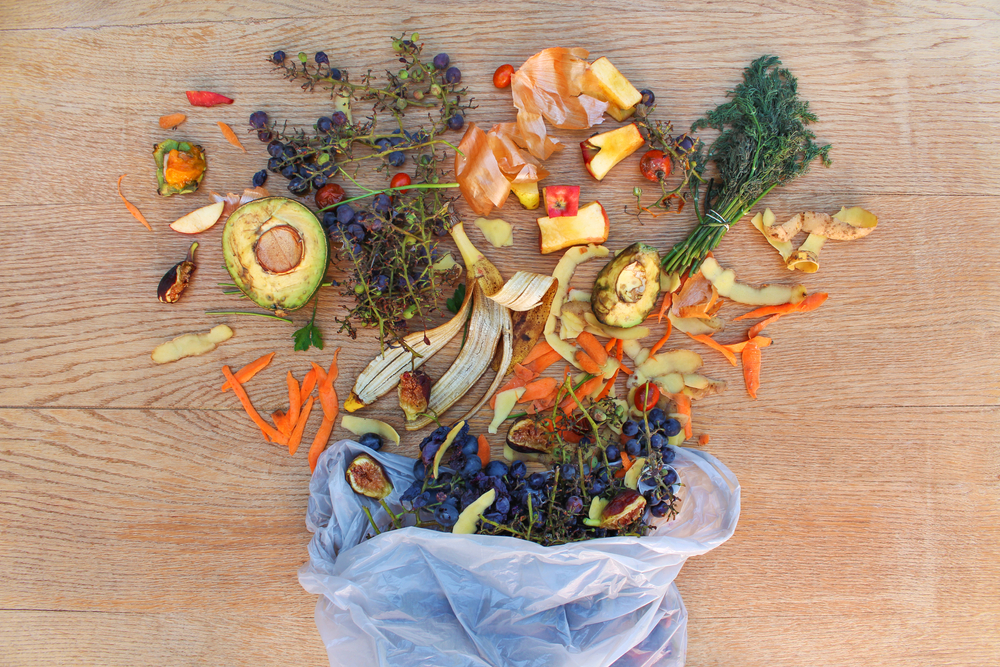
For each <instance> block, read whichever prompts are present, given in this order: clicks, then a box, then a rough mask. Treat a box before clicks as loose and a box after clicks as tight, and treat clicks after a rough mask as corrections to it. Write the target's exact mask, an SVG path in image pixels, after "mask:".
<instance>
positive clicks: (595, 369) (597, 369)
mask: <svg viewBox="0 0 1000 667" xmlns="http://www.w3.org/2000/svg"><path fill="white" fill-rule="evenodd" d="M581 335H582V334H581ZM603 349H604V348H601V350H602V351H603ZM605 356H606V355H605ZM576 361H577V363H578V364H580V368H582V369H583V371H584V372H586V373H590V374H591V375H601V374H602V373H603V371H602V370H601V364H599V363H597V360H596V359H594V358H593V357H591V356H590V355H589V354H587V353H586V352H584V351H583V350H578V351H577V353H576Z"/></svg>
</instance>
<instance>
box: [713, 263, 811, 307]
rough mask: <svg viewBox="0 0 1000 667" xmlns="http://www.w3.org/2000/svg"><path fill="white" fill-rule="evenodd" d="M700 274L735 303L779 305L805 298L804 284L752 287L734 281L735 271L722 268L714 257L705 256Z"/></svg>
mask: <svg viewBox="0 0 1000 667" xmlns="http://www.w3.org/2000/svg"><path fill="white" fill-rule="evenodd" d="M701 274H702V275H703V276H705V278H707V279H708V280H709V282H711V283H712V285H713V286H714V287H715V288H716V289H717V290H719V294H720V295H721V296H724V297H726V298H728V299H732V300H733V301H735V302H736V303H742V304H746V305H748V306H780V305H781V304H783V303H798V302H800V301H802V299H804V298H806V288H805V286H804V285H794V286H792V285H765V286H764V287H753V286H751V285H747V284H746V283H740V282H737V281H736V272H735V271H733V270H732V269H723V268H722V266H720V265H719V263H718V262H717V261H716V260H715V258H714V257H706V258H705V261H704V262H702V264H701Z"/></svg>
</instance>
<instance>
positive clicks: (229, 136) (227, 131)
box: [219, 120, 247, 153]
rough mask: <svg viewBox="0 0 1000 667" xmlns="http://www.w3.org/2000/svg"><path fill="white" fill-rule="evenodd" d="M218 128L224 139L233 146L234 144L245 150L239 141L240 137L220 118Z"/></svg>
mask: <svg viewBox="0 0 1000 667" xmlns="http://www.w3.org/2000/svg"><path fill="white" fill-rule="evenodd" d="M219 129H220V130H222V136H224V137H225V138H226V141H228V142H229V143H231V144H232V145H233V146H236V147H237V148H239V149H240V150H241V151H243V152H244V153H246V152H247V149H245V148H243V144H241V143H240V138H239V137H237V136H236V133H235V132H233V128H231V127H229V126H228V125H226V124H225V123H223V122H222V121H221V120H220V121H219Z"/></svg>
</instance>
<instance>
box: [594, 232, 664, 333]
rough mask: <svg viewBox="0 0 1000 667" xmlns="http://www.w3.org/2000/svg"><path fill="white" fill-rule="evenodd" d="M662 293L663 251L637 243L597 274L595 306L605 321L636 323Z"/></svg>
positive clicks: (651, 307)
mask: <svg viewBox="0 0 1000 667" xmlns="http://www.w3.org/2000/svg"><path fill="white" fill-rule="evenodd" d="M659 294H660V253H658V252H657V251H656V248H653V247H652V246H648V245H646V244H645V243H642V242H638V243H633V244H632V245H630V246H629V247H627V248H625V249H624V250H622V251H621V252H620V253H618V254H617V255H616V256H615V258H614V259H612V260H611V261H610V262H608V263H607V265H606V266H605V267H604V268H603V269H601V272H600V273H598V274H597V280H595V281H594V293H593V297H592V299H591V308H592V309H593V311H594V315H595V316H597V319H598V320H600V321H601V323H603V324H606V325H608V326H612V327H622V328H628V327H634V326H637V325H639V324H641V323H642V321H643V320H645V319H646V317H647V316H648V315H649V313H650V312H652V310H653V307H654V306H655V305H656V297H657V296H659Z"/></svg>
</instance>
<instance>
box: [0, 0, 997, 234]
mask: <svg viewBox="0 0 1000 667" xmlns="http://www.w3.org/2000/svg"><path fill="white" fill-rule="evenodd" d="M396 28H397V25H396V24H392V25H387V24H383V23H381V22H379V21H375V22H374V23H366V24H365V25H364V26H363V27H357V28H356V29H354V30H351V29H349V28H347V29H345V30H344V31H343V34H342V35H341V37H340V38H339V39H338V40H337V43H336V44H331V42H330V37H329V21H328V20H327V19H313V20H308V21H298V20H272V21H264V22H262V23H258V24H254V25H253V26H246V25H243V24H240V25H238V26H235V27H234V26H232V25H229V24H217V23H207V24H199V25H197V26H175V25H164V26H158V27H157V28H156V29H152V28H147V27H135V28H127V27H122V28H118V27H110V28H105V29H102V30H98V31H54V32H42V33H39V34H38V35H36V36H35V37H34V38H33V39H31V40H27V41H15V40H13V39H11V38H9V37H8V38H6V39H4V40H3V41H2V42H0V57H2V58H3V59H4V61H5V62H11V63H18V66H16V67H11V68H10V75H9V81H8V83H7V85H6V86H4V87H3V90H2V91H0V119H2V120H3V122H4V124H5V127H6V128H7V131H8V132H9V133H10V135H11V136H32V137H33V152H34V153H35V154H40V155H58V154H63V153H65V152H66V151H67V150H72V151H73V152H75V153H77V154H79V155H81V156H87V157H88V159H87V160H85V161H73V163H72V164H73V166H72V167H70V166H69V165H67V167H66V168H63V169H56V170H52V171H51V172H48V173H46V174H45V180H46V184H47V188H46V192H45V197H44V201H45V202H46V203H66V204H74V205H75V204H79V203H80V202H85V201H90V200H92V199H93V197H94V192H95V191H98V192H101V193H102V198H103V200H104V201H114V195H113V190H112V189H111V184H113V183H114V181H115V180H116V179H117V177H118V176H119V175H120V174H121V173H128V174H129V176H130V177H129V179H128V180H127V183H126V191H127V192H129V193H130V194H131V196H133V197H135V198H137V199H138V201H137V202H136V203H137V204H139V205H140V207H141V208H143V209H144V210H146V212H147V214H149V215H150V217H151V219H153V220H161V221H170V220H173V219H176V218H177V217H179V216H180V215H181V214H182V213H184V212H186V210H185V207H187V210H190V208H191V206H190V200H191V199H194V198H183V197H172V198H167V199H166V200H165V201H158V202H157V203H156V204H151V202H152V201H154V200H158V199H161V198H158V197H156V196H155V195H154V194H153V189H152V186H151V184H152V183H153V182H154V177H153V161H152V159H151V157H150V156H149V154H148V150H149V148H150V147H151V146H152V145H153V144H154V143H155V142H156V141H158V140H161V139H163V138H166V137H169V136H173V137H184V138H187V139H190V140H194V141H197V142H199V143H201V144H202V145H204V146H205V147H206V149H207V151H208V155H209V164H210V167H209V170H210V171H209V175H208V177H207V178H206V180H205V182H204V184H203V187H204V188H205V189H206V190H208V189H217V190H218V189H225V188H229V189H233V188H234V187H243V185H244V184H246V183H248V182H249V176H250V174H252V173H253V171H255V170H257V169H259V168H260V167H262V166H263V164H264V162H265V161H266V158H265V157H264V153H263V151H262V149H261V147H260V146H259V145H258V144H256V142H253V146H251V147H249V148H248V150H250V151H251V153H250V154H251V155H252V156H254V159H247V158H246V157H245V156H244V155H243V154H242V153H240V152H239V151H237V150H236V149H234V148H233V147H231V146H229V145H228V144H227V143H225V141H224V139H223V138H222V137H221V135H220V134H219V132H218V128H217V126H216V125H215V123H216V121H218V120H224V121H226V122H228V123H230V124H231V125H233V126H234V127H236V128H238V129H241V128H243V127H244V126H243V123H244V122H245V119H246V118H247V117H248V115H249V113H251V112H252V111H253V110H255V109H256V108H258V107H260V108H264V109H265V110H267V111H269V112H270V113H272V115H273V116H274V117H275V118H282V119H288V120H289V121H291V122H292V123H298V124H312V123H314V122H315V119H316V117H317V116H319V115H321V114H322V113H328V112H329V108H328V98H325V96H323V95H319V94H316V95H307V94H303V93H301V92H299V91H297V90H296V88H295V86H294V85H291V84H289V83H287V82H285V81H283V80H282V79H281V78H280V77H278V76H277V75H275V74H271V73H270V66H269V65H268V64H267V63H266V62H264V59H265V58H266V57H267V56H268V55H269V54H270V52H271V50H272V49H273V48H277V47H283V48H285V49H286V50H288V51H289V52H296V51H298V50H300V49H304V50H308V51H310V52H312V51H315V50H317V49H320V48H327V49H328V50H329V51H330V57H331V58H333V62H335V63H343V62H344V61H347V62H348V63H349V64H350V65H351V66H352V67H351V68H353V69H354V70H355V72H356V73H357V72H360V71H363V68H364V67H366V66H371V67H373V68H374V69H376V70H378V69H379V68H380V67H382V66H388V67H391V66H393V65H392V61H391V60H390V59H389V58H388V56H389V54H388V53H387V52H388V48H387V42H385V41H382V40H380V39H372V37H371V35H372V34H390V33H391V32H394V31H396ZM494 28H495V23H494V21H493V20H492V19H490V18H489V17H480V18H469V22H468V24H465V23H463V24H462V25H461V26H455V25H448V26H444V27H442V29H441V30H440V32H439V33H438V34H436V35H434V36H433V38H432V37H431V35H426V38H427V39H429V40H432V41H431V44H432V45H433V46H429V47H428V48H430V49H437V48H440V49H441V50H447V51H449V52H450V53H451V54H452V56H453V58H454V62H456V63H457V64H460V65H461V66H462V69H463V71H464V72H465V75H464V80H465V81H466V82H468V84H469V85H470V86H471V87H472V90H473V93H474V95H475V97H476V98H477V100H478V102H479V104H480V107H479V108H478V109H476V110H475V111H474V112H473V113H472V114H471V115H470V117H469V120H470V121H471V120H477V119H478V120H479V121H480V122H482V123H485V124H487V125H489V124H492V123H494V122H499V121H503V120H509V119H511V118H513V115H514V113H513V108H512V106H511V105H510V102H509V98H508V97H507V95H506V93H503V94H500V93H498V92H497V91H496V90H495V89H493V88H492V84H491V83H490V77H491V75H492V72H493V70H494V69H495V68H496V66H497V65H498V64H499V61H501V60H502V61H508V60H509V61H511V62H515V63H519V62H522V61H523V60H524V59H525V58H526V57H528V56H529V55H531V54H532V53H533V52H534V51H536V50H537V49H538V46H539V45H544V44H547V43H548V39H549V29H548V28H547V27H546V26H545V25H543V24H539V23H538V22H537V21H536V20H535V19H534V18H532V17H531V16H530V15H529V16H527V17H525V16H518V15H516V14H513V15H511V23H510V25H508V26H506V29H507V30H509V31H511V33H512V34H518V35H520V36H521V39H519V41H518V42H517V44H518V46H513V45H511V46H506V47H502V48H500V49H498V50H494V51H493V52H492V53H491V54H490V55H484V53H483V50H482V47H481V45H482V43H483V41H484V40H486V39H488V38H489V36H490V35H492V34H493V32H494ZM734 30H739V31H740V32H741V33H745V36H744V38H743V39H741V40H740V42H739V44H738V45H733V44H731V43H727V46H726V48H725V49H720V48H719V47H718V43H717V42H715V41H713V40H701V41H698V40H691V39H690V36H691V35H692V34H703V35H720V34H730V33H732V32H733V31H734ZM8 34H12V33H8ZM562 38H563V39H564V40H566V41H567V43H581V44H586V45H588V47H589V48H590V49H591V50H592V51H593V52H594V53H595V54H606V55H609V56H610V57H611V58H612V60H613V61H614V62H615V63H616V64H617V65H618V67H619V68H620V69H621V70H622V71H623V72H625V73H626V75H628V76H629V77H631V78H632V79H633V80H634V81H635V82H636V83H638V84H640V85H641V86H648V87H650V88H652V89H654V90H656V91H659V92H660V100H661V102H660V104H661V113H662V114H663V116H662V117H663V118H665V119H666V118H671V119H673V120H675V121H676V122H677V125H678V127H686V126H687V125H688V124H689V123H690V122H691V121H693V120H694V119H695V118H697V117H698V116H699V115H700V114H702V113H703V112H704V110H705V109H706V108H709V107H711V106H713V105H715V104H717V103H719V102H721V101H723V100H724V95H725V91H726V90H728V89H730V88H732V87H733V86H734V85H735V84H736V83H737V82H738V80H739V77H740V72H741V69H742V68H743V67H744V66H746V64H747V63H749V62H750V61H751V60H752V59H753V58H755V57H757V56H759V55H761V52H762V51H761V47H760V46H758V45H760V44H766V45H767V48H768V50H770V51H772V52H774V53H778V54H780V55H781V56H783V57H784V59H785V64H786V65H787V66H788V67H790V68H791V69H792V70H793V72H794V73H795V74H797V75H798V76H799V79H800V89H801V91H802V93H803V96H804V97H805V98H806V99H807V100H809V101H810V102H811V104H812V107H813V109H814V110H815V111H816V113H817V114H818V116H819V118H820V119H821V122H820V124H818V125H817V126H816V130H817V133H818V135H819V137H820V139H822V140H824V141H831V142H833V143H834V144H835V150H834V152H833V157H834V159H835V164H836V165H837V166H836V167H835V168H834V169H831V170H817V171H816V172H815V173H814V174H813V175H812V176H811V177H810V178H809V179H807V180H805V181H803V182H802V183H797V184H794V185H793V186H792V188H793V189H798V188H807V189H810V190H811V189H820V190H823V191H830V192H865V193H872V192H883V193H884V192H896V193H919V194H938V193H941V192H942V191H945V192H948V193H951V194H1000V185H998V184H997V182H996V179H994V178H992V176H991V175H990V174H988V173H984V172H983V171H982V170H975V169H973V170H970V169H969V168H968V165H969V164H974V163H986V162H990V161H992V160H994V159H995V158H996V145H997V141H998V139H1000V128H998V127H997V124H996V123H993V122H991V114H994V115H995V113H996V110H997V108H998V104H1000V91H998V90H995V89H993V88H992V87H990V86H985V87H984V86H981V85H980V84H981V82H982V81H983V80H984V77H985V78H987V79H990V78H998V77H1000V62H998V61H997V60H996V59H995V58H992V57H991V54H992V53H994V52H995V51H996V48H997V47H998V46H1000V43H998V37H997V30H996V23H995V22H991V21H973V22H970V21H958V20H940V21H927V20H918V19H886V20H884V21H882V20H879V21H868V20H866V19H864V18H863V17H856V18H844V17H834V16H830V17H822V16H821V17H817V18H814V19H810V20H809V21H807V22H803V21H802V20H801V17H797V16H780V15H777V16H775V17H773V19H772V20H769V21H747V20H746V17H745V16H742V15H732V16H729V17H726V16H719V15H714V14H709V15H702V14H697V15H690V16H686V17H685V20H684V21H676V22H670V23H667V24H665V25H664V26H663V27H662V34H661V39H662V41H663V43H664V44H666V45H667V47H665V49H666V50H667V52H668V53H669V59H668V64H667V65H664V63H663V62H661V61H660V60H658V59H650V58H649V57H648V56H647V55H646V53H645V52H644V51H643V50H642V49H636V48H632V47H627V48H625V47H623V45H622V44H621V41H620V40H619V39H618V38H617V37H615V36H613V35H610V34H595V31H594V30H592V29H591V28H590V27H588V26H587V25H586V24H581V23H579V22H577V21H573V22H572V23H570V24H569V25H567V27H566V30H565V32H564V33H563V35H562ZM803 44H809V47H808V48H804V47H803ZM265 45H266V46H265ZM337 45H341V46H339V47H338V46H337ZM52 53H73V54H74V57H73V59H72V61H70V62H65V61H63V60H61V59H53V58H51V57H50V54H52ZM166 54H169V58H170V63H171V64H170V67H164V66H163V58H164V57H165V55H166ZM123 61H127V62H128V63H129V75H128V76H121V75H120V74H119V73H118V71H117V69H116V68H115V67H114V66H112V67H110V68H109V63H116V62H123ZM210 63H217V64H210ZM349 69H350V68H349ZM95 80H97V81H99V82H100V87H101V90H102V92H101V94H100V95H94V94H93V93H92V92H91V88H90V86H91V85H92V82H93V81H95ZM205 88H210V89H216V90H219V91H220V92H224V93H229V94H231V96H233V97H235V98H236V100H237V101H236V103H235V104H233V105H232V106H229V107H224V108H218V107H217V108H214V109H193V108H191V107H190V106H189V105H188V104H187V101H186V99H185V98H184V96H183V91H184V90H185V89H205ZM43 110H44V111H43ZM178 110H184V111H185V113H188V115H189V116H190V117H191V119H190V120H189V121H188V122H187V123H186V124H185V125H182V126H181V129H179V130H177V131H174V132H165V131H163V130H161V129H159V127H158V125H157V124H156V120H157V118H158V117H159V116H160V115H162V114H164V113H169V112H174V111H178ZM70 116H72V117H79V118H87V119H88V122H92V123H94V126H95V127H96V126H100V127H104V128H110V132H111V133H110V134H109V131H103V132H100V133H97V132H91V133H88V132H80V131H78V130H77V129H76V128H77V126H76V125H74V124H73V123H67V122H65V118H67V117H70ZM241 132H242V129H241ZM559 136H562V137H563V138H564V139H565V140H566V142H567V145H568V146H569V147H570V148H569V149H568V150H566V151H564V152H563V154H561V155H560V156H558V157H557V158H556V159H554V160H553V161H552V162H551V169H552V170H553V174H554V176H555V177H560V176H561V175H562V173H564V170H565V171H566V172H568V173H569V174H576V175H578V174H579V156H578V155H576V154H575V151H574V150H573V148H572V147H573V146H575V142H578V141H580V140H581V138H583V137H584V136H586V132H565V133H559ZM914 137H920V141H919V142H916V141H914ZM931 156H941V159H934V158H932V157H931ZM945 157H946V158H947V159H945ZM634 159H635V160H637V159H638V157H636V158H634ZM0 161H2V162H3V163H4V164H5V165H11V168H10V169H8V171H7V174H6V178H5V179H4V181H3V182H0V205H8V204H14V203H19V204H33V205H34V204H37V202H38V199H39V197H38V193H37V178H38V176H39V174H40V172H38V171H37V169H36V168H35V166H34V163H33V162H32V161H30V160H29V159H28V156H26V154H25V153H24V151H22V150H21V148H20V147H19V145H18V144H17V143H16V142H4V143H3V144H2V145H0ZM81 169H82V170H83V173H86V175H87V176H86V178H81ZM618 173H621V168H619V171H618ZM574 180H578V176H577V177H574ZM632 180H633V179H632V178H631V176H629V177H628V178H621V177H614V178H611V179H610V180H607V181H605V182H604V183H601V184H600V185H599V186H596V187H597V191H599V192H601V194H602V197H604V198H606V199H608V200H611V201H615V203H616V205H617V204H618V202H619V197H618V194H619V193H620V194H624V195H625V196H624V197H623V198H621V200H620V201H621V204H624V203H626V202H628V201H629V198H628V196H627V193H628V192H630V191H631V186H632V185H633V183H632ZM626 181H627V183H626ZM626 186H627V187H626ZM609 190H611V191H612V194H614V196H607V197H605V196H604V195H605V193H608V191H609ZM202 199H203V198H201V197H199V198H197V200H198V201H202ZM161 207H162V208H161ZM171 216H172V217H171Z"/></svg>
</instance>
